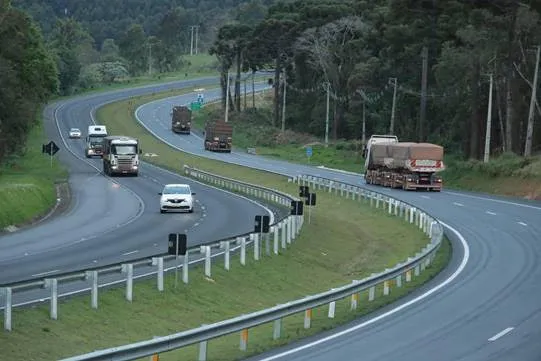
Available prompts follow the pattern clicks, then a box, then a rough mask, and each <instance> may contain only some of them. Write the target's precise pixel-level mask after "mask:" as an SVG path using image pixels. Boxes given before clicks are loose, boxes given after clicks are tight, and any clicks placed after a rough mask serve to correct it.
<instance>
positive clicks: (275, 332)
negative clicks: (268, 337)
mask: <svg viewBox="0 0 541 361" xmlns="http://www.w3.org/2000/svg"><path fill="white" fill-rule="evenodd" d="M281 332H282V319H281V318H279V319H277V320H274V322H273V326H272V339H273V340H278V339H279V338H280V333H281Z"/></svg>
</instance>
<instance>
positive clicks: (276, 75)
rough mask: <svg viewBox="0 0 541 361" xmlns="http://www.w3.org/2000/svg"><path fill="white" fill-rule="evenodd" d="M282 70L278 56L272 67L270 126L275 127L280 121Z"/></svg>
mask: <svg viewBox="0 0 541 361" xmlns="http://www.w3.org/2000/svg"><path fill="white" fill-rule="evenodd" d="M281 71H282V62H281V61H280V57H279V56H278V57H277V58H276V66H275V67H274V117H272V126H273V127H275V126H276V125H277V124H279V123H280V109H281V107H280V104H281V103H280V72H281Z"/></svg>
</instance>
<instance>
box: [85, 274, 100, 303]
mask: <svg viewBox="0 0 541 361" xmlns="http://www.w3.org/2000/svg"><path fill="white" fill-rule="evenodd" d="M86 278H87V279H89V280H90V307H92V308H93V309H97V308H98V271H87V272H86Z"/></svg>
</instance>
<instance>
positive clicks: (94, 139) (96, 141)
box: [88, 136, 103, 147]
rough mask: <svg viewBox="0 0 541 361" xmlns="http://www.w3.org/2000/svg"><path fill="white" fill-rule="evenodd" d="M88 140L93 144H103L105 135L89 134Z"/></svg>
mask: <svg viewBox="0 0 541 361" xmlns="http://www.w3.org/2000/svg"><path fill="white" fill-rule="evenodd" d="M88 140H89V142H90V145H91V146H93V147H94V146H101V145H102V144H103V137H100V136H98V137H96V136H89V137H88Z"/></svg>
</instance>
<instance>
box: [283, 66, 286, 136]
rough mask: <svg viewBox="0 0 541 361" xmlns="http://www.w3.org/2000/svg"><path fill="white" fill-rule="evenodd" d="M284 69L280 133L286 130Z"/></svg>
mask: <svg viewBox="0 0 541 361" xmlns="http://www.w3.org/2000/svg"><path fill="white" fill-rule="evenodd" d="M286 90H287V79H286V70H285V69H284V94H283V98H282V133H284V132H285V131H286V93H287V91H286Z"/></svg>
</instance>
